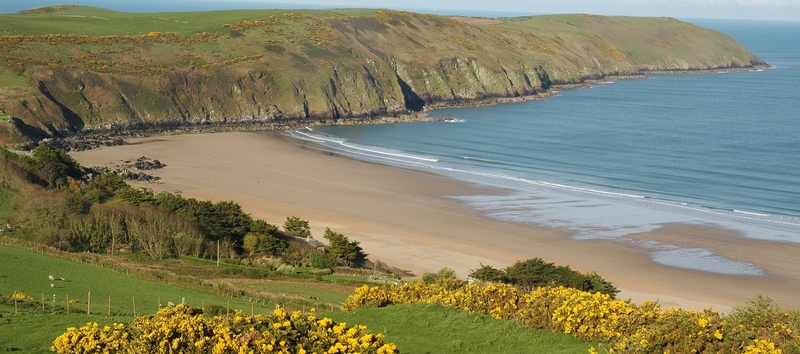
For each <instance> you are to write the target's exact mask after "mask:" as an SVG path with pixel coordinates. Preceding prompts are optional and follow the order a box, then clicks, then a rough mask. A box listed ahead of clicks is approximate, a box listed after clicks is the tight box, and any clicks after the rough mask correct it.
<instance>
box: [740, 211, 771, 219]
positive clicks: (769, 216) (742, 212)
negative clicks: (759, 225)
mask: <svg viewBox="0 0 800 354" xmlns="http://www.w3.org/2000/svg"><path fill="white" fill-rule="evenodd" d="M733 212H734V213H739V214H746V215H754V216H764V217H768V218H771V217H773V215H769V214H761V213H753V212H750V211H744V210H736V209H733Z"/></svg>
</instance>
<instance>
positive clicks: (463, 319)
mask: <svg viewBox="0 0 800 354" xmlns="http://www.w3.org/2000/svg"><path fill="white" fill-rule="evenodd" d="M328 315H330V317H331V318H333V319H334V320H336V321H339V322H347V323H359V324H365V325H366V326H367V327H368V328H370V329H372V330H373V331H376V332H381V333H384V334H385V335H386V340H387V341H388V342H393V343H396V344H397V347H398V348H399V349H400V351H401V352H402V353H407V354H412V353H413V354H417V353H520V354H521V353H548V354H550V353H553V354H556V353H586V352H587V351H588V349H589V347H591V346H592V345H593V344H592V343H586V342H581V341H579V340H577V339H575V338H573V337H570V336H569V335H567V334H563V333H555V332H549V331H544V330H534V329H531V328H527V327H524V326H522V325H520V324H517V323H515V322H511V321H503V320H498V319H494V318H492V317H491V316H487V315H479V314H475V313H471V312H467V311H462V310H458V309H454V308H450V307H445V306H441V305H438V304H416V305H394V306H389V307H385V308H376V309H364V310H356V311H351V312H336V313H330V314H328ZM595 345H596V344H595Z"/></svg>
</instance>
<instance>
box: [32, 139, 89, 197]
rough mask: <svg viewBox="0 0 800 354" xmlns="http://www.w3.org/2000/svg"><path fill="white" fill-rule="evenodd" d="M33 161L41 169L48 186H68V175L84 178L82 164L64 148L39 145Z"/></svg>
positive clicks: (41, 174) (34, 152)
mask: <svg viewBox="0 0 800 354" xmlns="http://www.w3.org/2000/svg"><path fill="white" fill-rule="evenodd" d="M33 161H34V162H35V164H36V167H38V169H39V174H40V176H41V177H42V179H43V180H45V181H46V182H47V184H48V188H51V189H57V188H64V187H66V186H67V177H72V178H74V179H76V180H79V179H81V178H83V171H82V170H81V166H80V164H78V162H76V161H75V160H74V159H72V157H70V156H69V155H67V152H66V151H64V150H62V149H58V150H53V149H51V148H49V147H46V146H39V147H37V148H36V149H33Z"/></svg>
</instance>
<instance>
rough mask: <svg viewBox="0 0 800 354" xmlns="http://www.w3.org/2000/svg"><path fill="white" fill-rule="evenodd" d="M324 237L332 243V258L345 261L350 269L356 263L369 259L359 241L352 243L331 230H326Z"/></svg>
mask: <svg viewBox="0 0 800 354" xmlns="http://www.w3.org/2000/svg"><path fill="white" fill-rule="evenodd" d="M323 237H324V238H325V239H326V240H328V242H330V247H331V248H330V255H331V257H334V258H336V259H339V260H341V261H344V262H345V264H347V266H348V267H349V266H351V265H352V264H353V263H354V262H361V261H363V260H364V259H366V258H367V255H366V254H365V253H364V252H363V251H362V249H361V246H359V245H358V244H359V242H358V241H350V240H349V239H348V238H347V236H345V235H342V234H340V233H338V232H334V231H333V230H331V229H330V228H325V235H324V236H323Z"/></svg>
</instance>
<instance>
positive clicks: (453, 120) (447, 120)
mask: <svg viewBox="0 0 800 354" xmlns="http://www.w3.org/2000/svg"><path fill="white" fill-rule="evenodd" d="M444 122H445V123H464V122H466V120H464V119H461V118H447V119H445V120H444Z"/></svg>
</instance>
